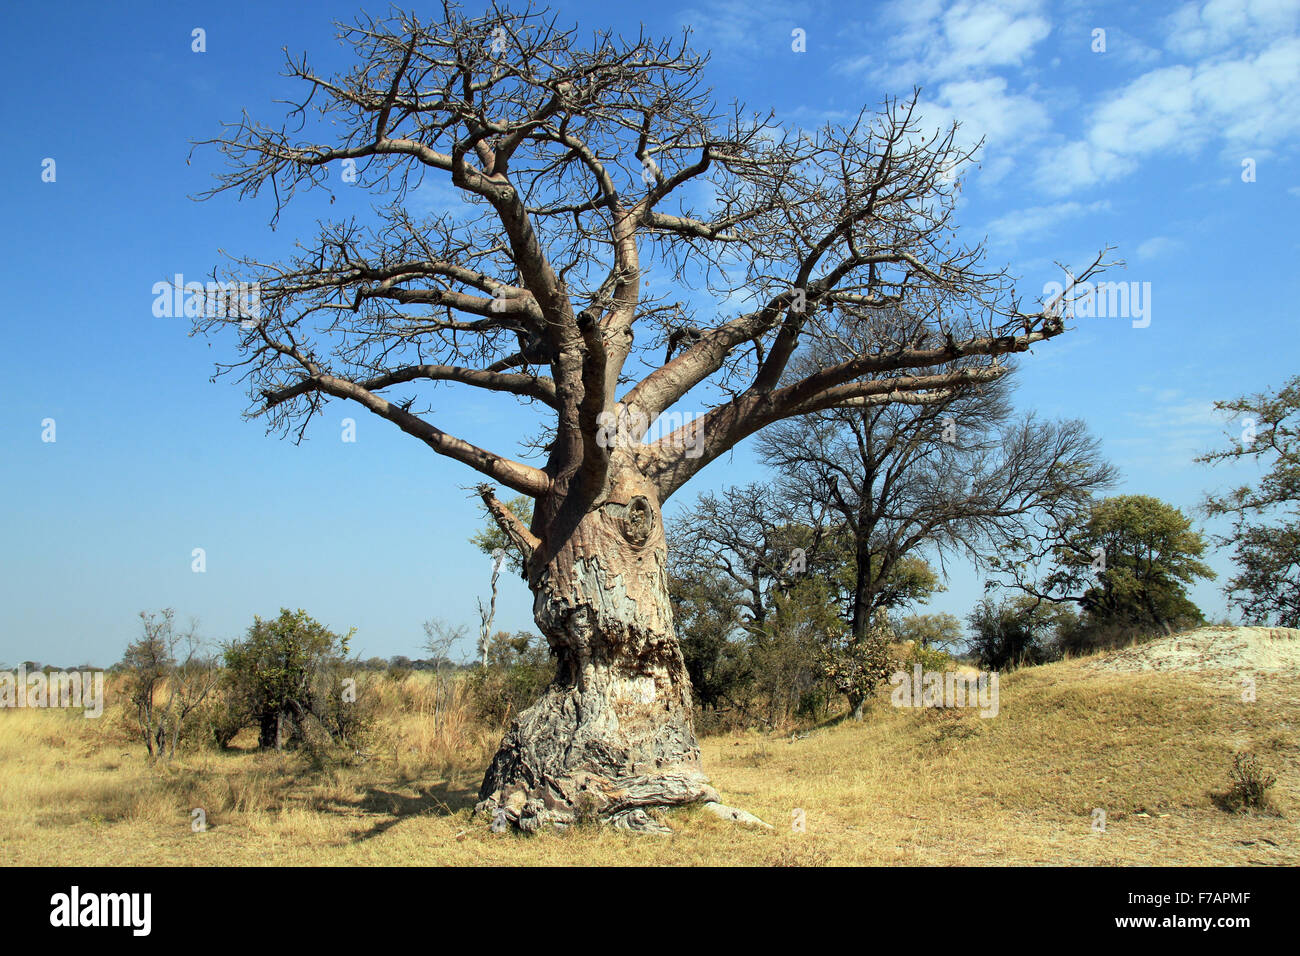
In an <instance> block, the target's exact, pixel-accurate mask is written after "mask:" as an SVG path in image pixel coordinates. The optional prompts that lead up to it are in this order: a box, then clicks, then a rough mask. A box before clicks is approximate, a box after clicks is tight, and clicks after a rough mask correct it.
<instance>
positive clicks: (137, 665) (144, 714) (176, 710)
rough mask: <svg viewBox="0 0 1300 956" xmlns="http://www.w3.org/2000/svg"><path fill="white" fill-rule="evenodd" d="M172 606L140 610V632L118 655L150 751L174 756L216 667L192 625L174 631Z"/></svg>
mask: <svg viewBox="0 0 1300 956" xmlns="http://www.w3.org/2000/svg"><path fill="white" fill-rule="evenodd" d="M175 617H176V615H175V611H174V610H173V609H172V608H165V609H163V610H162V611H161V612H159V613H157V614H152V613H147V612H145V611H141V612H140V621H141V624H142V627H143V631H144V633H143V634H142V635H141V637H140V639H139V640H138V641H134V642H132V643H131V644H130V645H128V646H127V649H126V653H125V654H124V655H123V658H122V665H123V667H124V669H125V670H126V686H127V694H128V696H129V697H130V700H131V706H132V707H133V708H134V709H135V716H136V725H137V726H138V727H139V729H140V735H141V737H142V738H143V740H144V745H145V747H146V748H147V749H148V751H149V756H151V757H159V758H162V759H164V760H170V759H171V758H172V757H174V756H175V755H176V748H177V746H178V745H179V744H180V740H181V735H182V734H183V733H184V731H185V729H186V722H187V721H188V720H189V719H190V717H191V715H192V714H193V713H194V712H195V711H196V710H197V709H198V708H199V706H200V705H202V704H203V702H204V701H205V700H207V699H208V697H209V696H210V695H211V694H212V692H213V691H214V690H215V689H216V687H217V683H218V682H219V680H220V671H219V670H218V668H217V664H216V661H215V659H213V657H212V656H211V655H209V654H205V653H204V652H203V641H202V639H201V638H200V637H199V635H198V630H197V625H196V624H195V623H194V622H191V623H190V625H189V627H188V628H186V629H185V630H184V631H182V632H180V633H177V631H176V626H175Z"/></svg>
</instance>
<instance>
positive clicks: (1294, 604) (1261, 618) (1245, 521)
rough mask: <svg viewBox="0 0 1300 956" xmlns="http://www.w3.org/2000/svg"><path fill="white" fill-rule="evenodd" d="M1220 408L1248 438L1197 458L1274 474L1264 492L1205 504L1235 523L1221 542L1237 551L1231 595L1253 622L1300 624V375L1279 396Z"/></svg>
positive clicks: (1243, 489)
mask: <svg viewBox="0 0 1300 956" xmlns="http://www.w3.org/2000/svg"><path fill="white" fill-rule="evenodd" d="M1215 408H1217V409H1218V410H1219V411H1221V412H1230V413H1232V415H1233V416H1234V417H1237V418H1238V419H1239V420H1242V423H1243V427H1242V432H1241V435H1240V436H1239V437H1238V440H1236V441H1235V442H1234V443H1233V444H1232V445H1231V446H1230V447H1229V448H1227V449H1224V450H1222V451H1215V452H1210V453H1209V454H1206V455H1202V456H1201V457H1200V458H1198V459H1197V461H1202V462H1207V463H1210V464H1216V463H1218V462H1222V461H1233V460H1238V459H1248V460H1254V461H1255V462H1257V463H1259V464H1260V465H1262V466H1267V469H1268V470H1267V471H1266V472H1265V473H1264V476H1263V477H1262V478H1261V479H1260V481H1259V484H1258V486H1257V487H1254V488H1252V487H1250V486H1248V485H1242V486H1240V487H1237V488H1234V489H1232V490H1231V491H1229V492H1227V493H1225V494H1222V495H1208V496H1207V497H1206V499H1205V503H1204V505H1203V508H1204V511H1205V513H1206V514H1207V515H1208V516H1209V517H1212V518H1214V517H1219V516H1229V517H1231V518H1232V531H1231V532H1230V533H1228V534H1226V535H1220V536H1216V538H1215V542H1216V544H1218V545H1219V546H1220V547H1228V546H1231V547H1232V548H1233V549H1234V550H1233V557H1234V559H1235V560H1236V564H1237V569H1238V570H1237V574H1236V575H1235V576H1233V577H1232V578H1230V579H1229V580H1228V584H1227V587H1226V589H1225V590H1226V591H1227V594H1228V598H1229V600H1230V601H1231V602H1232V603H1233V604H1235V605H1236V606H1237V607H1238V609H1240V610H1241V612H1242V615H1243V616H1244V618H1245V620H1246V621H1247V622H1248V623H1252V624H1267V623H1275V624H1277V625H1279V626H1281V627H1300V425H1297V421H1296V417H1297V413H1300V376H1296V377H1295V378H1293V379H1291V380H1290V381H1289V382H1287V384H1286V385H1285V386H1283V387H1282V388H1281V389H1279V390H1278V391H1277V392H1276V393H1272V394H1263V395H1253V396H1249V397H1246V398H1236V399H1233V400H1231V401H1227V402H1215Z"/></svg>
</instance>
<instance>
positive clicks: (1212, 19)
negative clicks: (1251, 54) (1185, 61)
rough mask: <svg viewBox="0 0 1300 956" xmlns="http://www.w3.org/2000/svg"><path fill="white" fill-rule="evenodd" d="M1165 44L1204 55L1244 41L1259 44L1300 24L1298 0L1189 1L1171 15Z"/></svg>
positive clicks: (1171, 47)
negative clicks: (1200, 2)
mask: <svg viewBox="0 0 1300 956" xmlns="http://www.w3.org/2000/svg"><path fill="white" fill-rule="evenodd" d="M1169 27H1170V32H1169V36H1168V38H1167V39H1166V41H1165V46H1166V47H1167V48H1168V49H1169V50H1171V51H1173V52H1175V53H1179V54H1182V55H1184V56H1203V55H1205V54H1207V53H1213V52H1216V51H1218V50H1223V49H1225V48H1227V47H1229V46H1233V45H1236V44H1239V43H1241V42H1242V41H1247V42H1251V43H1253V44H1260V43H1264V42H1267V41H1268V40H1269V39H1271V38H1273V37H1276V36H1278V35H1279V34H1287V33H1294V32H1295V30H1296V28H1297V27H1300V3H1297V2H1296V0H1209V2H1208V3H1205V4H1198V3H1186V4H1184V5H1183V6H1182V7H1180V8H1179V9H1178V11H1177V12H1175V13H1174V14H1173V15H1172V16H1171V17H1170V18H1169Z"/></svg>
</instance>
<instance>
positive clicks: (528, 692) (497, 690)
mask: <svg viewBox="0 0 1300 956" xmlns="http://www.w3.org/2000/svg"><path fill="white" fill-rule="evenodd" d="M554 676H555V665H554V663H553V662H552V661H551V655H550V648H549V646H548V645H547V643H546V640H545V638H542V637H540V636H538V635H534V634H529V633H528V632H527V631H520V632H519V633H517V634H515V635H514V636H513V637H509V636H507V635H505V634H498V635H496V637H495V638H494V639H493V642H492V644H491V646H490V649H489V651H488V666H487V667H476V668H474V670H472V671H470V673H469V675H468V676H467V677H466V682H467V685H468V687H469V693H470V699H471V700H472V701H473V702H474V709H475V711H476V712H477V714H478V716H479V717H480V718H482V719H483V720H485V721H487V722H488V723H489V724H491V725H493V726H495V727H504V726H505V725H506V724H507V723H509V721H510V718H511V717H513V716H514V715H515V714H517V713H519V711H521V710H523V709H524V708H525V707H527V706H528V705H529V704H531V703H532V702H533V701H535V700H537V698H538V697H540V696H541V694H542V691H544V690H545V689H546V687H547V685H548V684H550V682H551V679H552V678H553V677H554Z"/></svg>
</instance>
